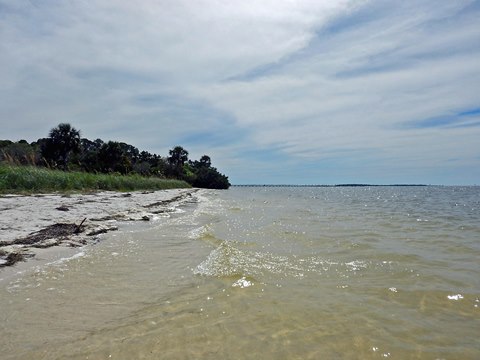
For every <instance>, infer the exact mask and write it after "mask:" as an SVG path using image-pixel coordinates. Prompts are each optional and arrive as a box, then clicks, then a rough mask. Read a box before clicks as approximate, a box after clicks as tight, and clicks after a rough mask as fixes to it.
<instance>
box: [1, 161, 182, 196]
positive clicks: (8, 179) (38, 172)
mask: <svg viewBox="0 0 480 360" xmlns="http://www.w3.org/2000/svg"><path fill="white" fill-rule="evenodd" d="M187 187H190V185H189V184H187V183H186V182H185V181H182V180H174V179H159V178H157V177H145V176H140V175H138V174H134V175H114V174H92V173H86V172H78V171H72V172H65V171H60V170H49V169H45V168H40V167H34V166H9V165H0V193H19V192H20V193H23V192H27V193H33V192H35V193H41V192H43V193H44V192H53V191H95V190H114V191H134V190H164V189H175V188H187Z"/></svg>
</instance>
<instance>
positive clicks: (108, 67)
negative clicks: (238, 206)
mask: <svg viewBox="0 0 480 360" xmlns="http://www.w3.org/2000/svg"><path fill="white" fill-rule="evenodd" d="M479 19H480V1H471V0H465V1H464V0H455V1H450V0H431V1H430V0H402V1H389V0H378V1H377V0H372V1H368V0H357V1H349V0H336V1H331V0H304V1H302V0H296V1H293V0H291V1H282V0H243V1H234V0H223V1H222V0H142V1H138V2H135V1H131V0H112V1H104V0H88V1H87V0H72V1H63V0H30V1H23V0H0V124H1V127H0V139H10V140H15V141H17V140H20V139H26V140H28V141H34V140H36V139H38V138H40V137H45V136H47V134H48V131H49V130H50V129H51V128H52V127H54V126H56V125H58V123H60V122H69V123H71V124H72V125H73V126H74V127H76V128H77V129H79V130H81V132H82V136H84V137H87V138H89V139H95V138H101V139H103V140H117V141H124V142H127V143H129V144H132V145H135V146H137V147H138V148H139V149H140V150H148V151H150V152H154V153H158V154H161V155H166V154H167V153H168V149H170V148H172V147H173V146H175V145H182V146H183V147H185V148H186V149H187V150H188V151H189V152H190V157H191V158H192V159H198V158H199V157H200V156H201V155H203V154H208V155H210V156H211V158H212V162H213V164H214V165H215V166H216V167H217V168H218V169H219V170H220V171H221V172H223V173H225V174H226V175H228V176H229V178H230V180H231V182H232V183H234V184H242V183H274V184H275V183H276V184H278V183H300V184H336V183H374V184H385V183H426V184H480V21H479Z"/></svg>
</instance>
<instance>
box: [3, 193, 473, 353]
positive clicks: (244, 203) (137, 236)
mask: <svg viewBox="0 0 480 360" xmlns="http://www.w3.org/2000/svg"><path fill="white" fill-rule="evenodd" d="M196 196H198V197H199V201H198V202H197V203H196V204H189V205H185V206H184V207H183V208H182V209H181V210H182V211H181V212H178V213H176V214H173V215H172V216H170V217H168V218H167V217H165V218H159V219H158V220H157V221H155V222H153V223H151V224H148V225H145V224H141V225H138V224H135V225H123V227H122V231H121V232H117V233H116V234H113V233H112V234H109V235H107V236H106V237H105V238H104V240H103V241H102V242H100V243H98V244H97V245H95V246H90V247H86V248H84V249H82V252H81V253H78V254H76V255H74V254H70V255H69V258H68V259H63V260H57V261H54V262H52V263H50V264H43V265H40V266H37V267H35V268H34V269H31V270H28V271H25V272H24V273H22V274H20V275H18V276H16V277H15V278H14V279H4V280H0V334H1V336H0V358H1V359H65V358H69V359H160V358H161V359H198V358H202V359H253V358H255V359H320V358H327V359H332V358H337V359H370V358H371V359H375V358H392V359H393V358H395V359H409V358H412V359H416V358H419V359H477V358H480V343H479V340H478V338H479V334H480V262H479V259H480V188H478V187H469V188H454V187H412V188H410V187H407V188H399V187H385V188H384V187H379V188H278V189H277V188H273V189H271V188H270V189H264V188H233V189H231V190H229V191H224V192H214V191H204V192H201V193H197V195H196ZM72 255H74V256H72ZM0 279H2V274H1V273H0Z"/></svg>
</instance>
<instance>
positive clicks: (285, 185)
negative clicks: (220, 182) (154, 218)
mask: <svg viewBox="0 0 480 360" xmlns="http://www.w3.org/2000/svg"><path fill="white" fill-rule="evenodd" d="M374 186H375V187H378V186H396V187H401V186H410V187H414V186H417V187H424V186H447V185H426V184H380V185H374V184H336V185H295V184H239V185H232V187H374ZM452 186H457V185H452ZM458 186H461V185H458ZM465 186H475V185H465Z"/></svg>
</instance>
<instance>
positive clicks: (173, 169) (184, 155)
mask: <svg viewBox="0 0 480 360" xmlns="http://www.w3.org/2000/svg"><path fill="white" fill-rule="evenodd" d="M168 153H169V155H170V156H169V157H168V158H167V161H168V164H169V166H168V170H167V175H169V176H172V177H176V178H179V179H182V178H183V177H184V175H185V171H184V169H183V165H184V164H185V163H186V162H187V161H188V151H187V150H185V149H184V148H183V147H181V146H175V147H174V148H173V149H171V150H170V151H169V152H168Z"/></svg>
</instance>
